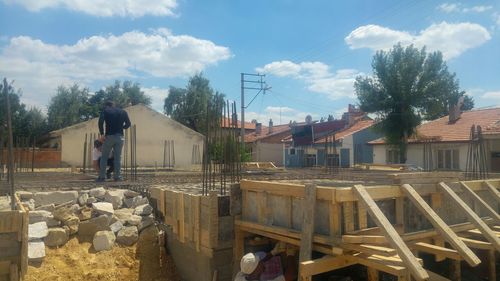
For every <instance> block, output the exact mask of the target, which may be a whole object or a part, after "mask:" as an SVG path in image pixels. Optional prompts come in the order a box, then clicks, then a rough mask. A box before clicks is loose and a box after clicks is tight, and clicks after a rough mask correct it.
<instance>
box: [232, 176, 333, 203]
mask: <svg viewBox="0 0 500 281" xmlns="http://www.w3.org/2000/svg"><path fill="white" fill-rule="evenodd" d="M240 187H241V190H251V191H256V192H262V191H267V192H268V193H269V194H273V195H281V196H292V197H295V198H304V196H305V193H304V185H302V184H291V183H282V182H269V181H250V180H241V181H240ZM335 191H336V189H335V188H333V187H326V186H322V187H318V188H317V192H316V199H318V200H327V201H330V200H332V192H335ZM333 198H335V197H333Z"/></svg>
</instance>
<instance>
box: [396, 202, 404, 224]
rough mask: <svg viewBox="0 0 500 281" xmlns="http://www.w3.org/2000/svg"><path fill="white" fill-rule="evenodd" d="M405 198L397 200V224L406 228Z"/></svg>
mask: <svg viewBox="0 0 500 281" xmlns="http://www.w3.org/2000/svg"><path fill="white" fill-rule="evenodd" d="M404 202H405V200H404V197H398V198H396V202H395V204H396V224H397V225H401V226H403V228H404Z"/></svg>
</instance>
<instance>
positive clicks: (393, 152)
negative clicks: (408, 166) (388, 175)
mask: <svg viewBox="0 0 500 281" xmlns="http://www.w3.org/2000/svg"><path fill="white" fill-rule="evenodd" d="M386 162H387V164H399V150H398V149H389V150H387V161H386Z"/></svg>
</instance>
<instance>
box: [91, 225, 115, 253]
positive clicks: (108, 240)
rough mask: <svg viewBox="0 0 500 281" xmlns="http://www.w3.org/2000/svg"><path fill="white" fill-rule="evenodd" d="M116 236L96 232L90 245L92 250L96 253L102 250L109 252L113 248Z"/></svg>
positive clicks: (105, 232) (111, 233) (110, 232)
mask: <svg viewBox="0 0 500 281" xmlns="http://www.w3.org/2000/svg"><path fill="white" fill-rule="evenodd" d="M115 240H116V236H115V234H114V233H113V232H112V231H106V230H103V231H98V232H97V233H96V234H95V235H94V239H93V241H92V244H93V245H94V249H95V250H96V251H97V252H100V251H104V250H111V248H113V244H114V243H115Z"/></svg>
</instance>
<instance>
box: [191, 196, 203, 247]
mask: <svg viewBox="0 0 500 281" xmlns="http://www.w3.org/2000/svg"><path fill="white" fill-rule="evenodd" d="M193 199H194V202H193V210H192V212H193V215H194V218H193V239H194V244H195V248H196V251H197V252H199V251H200V246H201V231H200V229H201V226H200V223H201V222H200V216H201V214H200V210H201V206H200V204H201V202H200V196H193Z"/></svg>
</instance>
